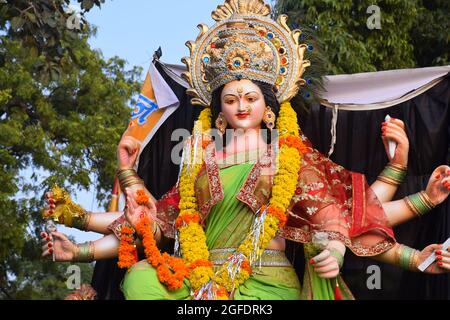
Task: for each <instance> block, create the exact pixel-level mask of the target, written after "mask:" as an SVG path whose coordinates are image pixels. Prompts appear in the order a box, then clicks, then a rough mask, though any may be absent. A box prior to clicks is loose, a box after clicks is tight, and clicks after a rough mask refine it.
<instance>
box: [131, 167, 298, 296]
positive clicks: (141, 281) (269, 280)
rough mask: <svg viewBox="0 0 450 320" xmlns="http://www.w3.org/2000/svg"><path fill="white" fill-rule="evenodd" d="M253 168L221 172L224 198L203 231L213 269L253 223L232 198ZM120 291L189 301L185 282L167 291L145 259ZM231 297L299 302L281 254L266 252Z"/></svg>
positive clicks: (294, 278)
mask: <svg viewBox="0 0 450 320" xmlns="http://www.w3.org/2000/svg"><path fill="white" fill-rule="evenodd" d="M253 165H254V164H253V163H251V162H245V163H241V164H237V165H232V166H229V167H226V168H222V169H220V179H221V181H222V183H223V191H224V199H223V200H222V201H221V202H219V203H218V204H216V205H215V206H214V207H213V208H212V209H211V212H210V213H209V215H208V217H207V219H206V229H205V233H206V239H207V245H208V248H209V250H210V251H211V260H212V261H213V262H214V264H215V266H216V267H219V266H220V263H223V261H220V260H221V259H220V258H225V257H226V256H227V255H224V252H226V251H227V250H223V249H226V248H236V247H238V245H239V244H240V243H241V242H242V241H243V240H244V238H245V237H246V235H247V233H248V232H249V228H250V227H251V225H252V223H253V220H254V214H253V212H252V211H251V210H250V209H249V208H248V206H247V205H246V204H245V203H243V202H241V201H239V200H237V199H236V197H235V195H236V193H237V192H238V191H239V189H240V188H241V186H242V184H243V183H244V181H245V179H246V177H247V175H248V174H249V172H250V171H251V169H252V167H253ZM228 251H229V250H228ZM221 256H222V257H221ZM271 264H272V265H271ZM122 291H123V293H124V295H125V298H126V299H131V300H183V299H191V296H190V289H189V282H188V280H185V283H184V286H183V287H182V288H180V289H178V290H177V291H168V290H167V288H166V287H165V286H164V285H162V284H161V283H160V282H159V280H158V278H157V275H156V271H155V270H154V268H153V267H152V266H151V265H149V264H148V263H147V262H146V261H145V260H144V261H141V262H139V263H136V264H135V265H134V266H133V267H132V268H131V269H130V270H129V272H128V273H127V274H126V276H125V278H124V281H123V283H122ZM233 298H234V299H235V300H296V299H300V283H299V280H298V278H297V275H296V273H295V270H294V268H293V267H292V266H291V265H290V264H289V263H288V261H287V259H286V257H285V256H284V253H283V252H280V251H278V252H274V251H273V250H267V251H266V253H265V254H263V256H262V258H261V264H259V263H257V265H256V266H254V268H253V274H252V275H251V277H250V278H249V279H248V280H247V281H246V282H245V283H244V284H243V285H241V286H239V288H237V290H236V291H235V293H234V297H233Z"/></svg>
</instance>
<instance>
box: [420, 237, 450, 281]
mask: <svg viewBox="0 0 450 320" xmlns="http://www.w3.org/2000/svg"><path fill="white" fill-rule="evenodd" d="M433 252H434V253H435V254H436V257H437V258H436V261H434V262H433V263H432V264H431V265H430V266H429V267H428V268H427V269H426V270H425V271H424V272H425V273H430V274H440V273H447V272H450V252H449V251H448V250H442V245H440V244H431V245H429V246H428V247H426V248H425V249H423V250H422V251H421V252H420V253H419V262H418V265H420V264H421V263H422V262H423V261H425V259H426V258H428V257H429V256H430V255H431V254H432V253H433Z"/></svg>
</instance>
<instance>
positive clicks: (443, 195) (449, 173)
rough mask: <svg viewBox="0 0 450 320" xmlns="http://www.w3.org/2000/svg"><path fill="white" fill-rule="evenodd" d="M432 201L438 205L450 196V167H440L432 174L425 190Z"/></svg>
mask: <svg viewBox="0 0 450 320" xmlns="http://www.w3.org/2000/svg"><path fill="white" fill-rule="evenodd" d="M425 192H426V193H427V195H428V196H429V197H430V200H431V201H432V202H433V203H434V204H435V205H438V204H440V203H442V202H444V201H445V199H447V197H448V195H449V194H450V167H449V166H445V165H443V166H439V167H437V168H436V169H435V170H434V171H433V173H432V174H431V177H430V180H428V185H427V189H426V190H425Z"/></svg>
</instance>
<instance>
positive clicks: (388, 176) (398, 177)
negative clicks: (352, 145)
mask: <svg viewBox="0 0 450 320" xmlns="http://www.w3.org/2000/svg"><path fill="white" fill-rule="evenodd" d="M406 171H407V167H405V166H403V165H400V164H396V163H388V164H387V166H386V167H385V168H384V170H383V171H382V172H381V173H380V175H379V176H378V178H377V180H379V181H382V182H385V183H388V184H390V185H393V186H399V185H400V184H402V182H403V180H404V179H405V177H406Z"/></svg>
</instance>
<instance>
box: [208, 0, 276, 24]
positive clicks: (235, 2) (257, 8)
mask: <svg viewBox="0 0 450 320" xmlns="http://www.w3.org/2000/svg"><path fill="white" fill-rule="evenodd" d="M271 12H272V9H271V8H270V6H269V5H268V4H265V3H264V0H226V1H225V4H222V5H219V6H217V9H216V10H214V11H213V13H212V15H211V16H212V18H213V19H214V20H216V21H222V20H225V19H229V18H230V17H231V16H232V15H233V14H234V13H238V14H242V15H252V14H256V15H261V16H268V15H270V13H271Z"/></svg>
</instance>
